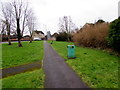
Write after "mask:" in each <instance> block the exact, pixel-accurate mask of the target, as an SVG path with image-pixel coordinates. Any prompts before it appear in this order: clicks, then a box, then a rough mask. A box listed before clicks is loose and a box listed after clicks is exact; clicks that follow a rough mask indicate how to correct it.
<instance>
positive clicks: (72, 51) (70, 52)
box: [67, 45, 75, 58]
mask: <svg viewBox="0 0 120 90" xmlns="http://www.w3.org/2000/svg"><path fill="white" fill-rule="evenodd" d="M67 48H68V58H75V45H68V46H67Z"/></svg>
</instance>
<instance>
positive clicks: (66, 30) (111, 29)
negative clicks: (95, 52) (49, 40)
mask: <svg viewBox="0 0 120 90" xmlns="http://www.w3.org/2000/svg"><path fill="white" fill-rule="evenodd" d="M75 30H77V31H75ZM55 37H56V40H57V41H74V42H75V44H76V45H78V46H85V47H93V48H102V49H105V48H113V49H114V50H116V51H118V52H120V17H119V18H118V19H115V20H114V21H112V22H110V23H108V22H105V21H103V20H102V19H99V20H98V21H97V22H95V23H86V24H85V25H84V26H83V27H82V28H80V29H79V30H78V28H77V27H76V25H75V24H74V23H73V22H72V19H71V17H70V16H64V17H62V18H60V19H59V34H55Z"/></svg>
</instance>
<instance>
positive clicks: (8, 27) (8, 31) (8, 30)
mask: <svg viewBox="0 0 120 90" xmlns="http://www.w3.org/2000/svg"><path fill="white" fill-rule="evenodd" d="M6 24H7V34H8V45H11V40H10V24H9V23H8V22H6Z"/></svg>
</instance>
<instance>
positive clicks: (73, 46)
mask: <svg viewBox="0 0 120 90" xmlns="http://www.w3.org/2000/svg"><path fill="white" fill-rule="evenodd" d="M67 47H68V48H71V47H72V48H75V45H67Z"/></svg>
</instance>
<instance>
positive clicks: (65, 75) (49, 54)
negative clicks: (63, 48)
mask: <svg viewBox="0 0 120 90" xmlns="http://www.w3.org/2000/svg"><path fill="white" fill-rule="evenodd" d="M44 55H45V56H44V60H43V68H44V71H45V74H46V77H45V88H89V87H88V86H87V85H86V84H85V83H83V82H82V80H81V79H80V78H79V77H78V76H77V75H76V73H75V72H73V70H72V69H71V68H70V67H69V66H68V65H67V64H66V63H65V60H64V59H63V58H61V57H60V56H59V55H58V53H57V52H56V51H55V50H54V49H53V48H52V47H51V46H50V45H49V44H48V43H47V42H44Z"/></svg>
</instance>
